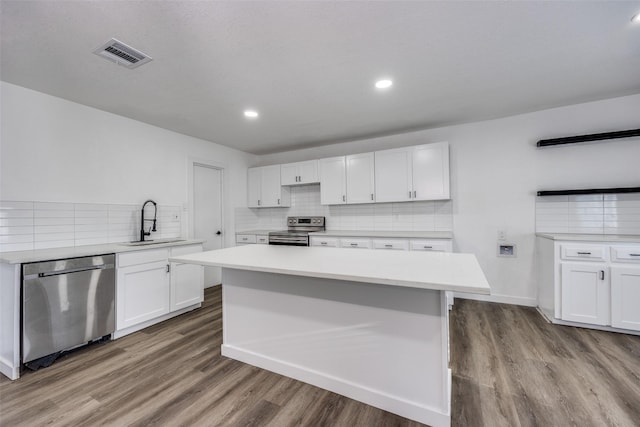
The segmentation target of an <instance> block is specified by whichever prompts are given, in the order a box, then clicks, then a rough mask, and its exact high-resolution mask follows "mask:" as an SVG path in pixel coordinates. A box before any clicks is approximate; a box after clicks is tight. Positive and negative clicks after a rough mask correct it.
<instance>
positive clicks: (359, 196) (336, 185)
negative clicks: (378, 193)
mask: <svg viewBox="0 0 640 427" xmlns="http://www.w3.org/2000/svg"><path fill="white" fill-rule="evenodd" d="M374 164H375V163H374V155H373V153H363V154H354V155H352V156H340V157H330V158H328V159H321V160H320V162H319V165H320V204H322V205H343V204H351V203H353V204H356V203H374V201H375V200H374V199H375V191H374V188H375V178H374Z"/></svg>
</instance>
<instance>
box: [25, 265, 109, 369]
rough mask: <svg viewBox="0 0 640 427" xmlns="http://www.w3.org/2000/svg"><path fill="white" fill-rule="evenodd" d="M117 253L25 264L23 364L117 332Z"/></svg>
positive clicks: (36, 363)
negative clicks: (115, 262) (115, 264)
mask: <svg viewBox="0 0 640 427" xmlns="http://www.w3.org/2000/svg"><path fill="white" fill-rule="evenodd" d="M114 261H115V255H113V254H109V255H100V256H92V257H83V258H69V259H62V260H56V261H45V262H37V263H31V264H23V265H22V279H23V280H22V363H23V364H25V365H26V366H27V367H30V368H32V369H37V368H39V367H40V366H48V365H50V364H51V363H53V361H54V360H55V359H56V357H57V356H58V354H59V353H60V352H62V351H64V350H69V349H72V348H74V347H77V346H80V345H82V344H87V343H89V342H91V341H95V340H96V339H98V338H103V337H105V338H106V337H107V336H109V335H110V334H111V333H113V331H114V330H115V266H114Z"/></svg>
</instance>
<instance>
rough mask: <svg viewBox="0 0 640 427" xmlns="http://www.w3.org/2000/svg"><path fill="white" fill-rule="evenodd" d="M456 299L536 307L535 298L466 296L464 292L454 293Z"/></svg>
mask: <svg viewBox="0 0 640 427" xmlns="http://www.w3.org/2000/svg"><path fill="white" fill-rule="evenodd" d="M453 296H454V297H456V298H463V299H472V300H476V301H488V302H498V303H501V304H514V305H524V306H527V307H537V305H538V301H537V300H536V299H535V298H526V297H514V296H509V295H478V294H466V293H464V292H454V294H453Z"/></svg>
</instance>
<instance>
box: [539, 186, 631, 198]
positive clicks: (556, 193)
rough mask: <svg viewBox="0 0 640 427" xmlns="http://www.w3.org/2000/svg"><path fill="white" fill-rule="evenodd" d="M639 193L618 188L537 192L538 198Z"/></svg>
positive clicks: (628, 188)
mask: <svg viewBox="0 0 640 427" xmlns="http://www.w3.org/2000/svg"><path fill="white" fill-rule="evenodd" d="M622 193H640V187H620V188H586V189H580V190H544V191H538V193H537V195H538V196H571V195H575V194H622Z"/></svg>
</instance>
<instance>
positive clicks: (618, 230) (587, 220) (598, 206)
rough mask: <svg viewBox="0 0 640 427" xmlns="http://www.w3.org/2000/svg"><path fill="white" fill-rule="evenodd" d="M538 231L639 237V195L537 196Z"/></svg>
mask: <svg viewBox="0 0 640 427" xmlns="http://www.w3.org/2000/svg"><path fill="white" fill-rule="evenodd" d="M536 231H537V232H539V233H584V234H631V235H640V194H638V193H629V194H585V195H575V196H544V197H538V198H537V200H536Z"/></svg>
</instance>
